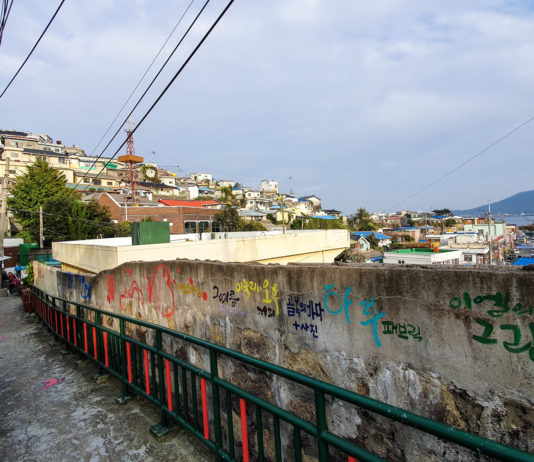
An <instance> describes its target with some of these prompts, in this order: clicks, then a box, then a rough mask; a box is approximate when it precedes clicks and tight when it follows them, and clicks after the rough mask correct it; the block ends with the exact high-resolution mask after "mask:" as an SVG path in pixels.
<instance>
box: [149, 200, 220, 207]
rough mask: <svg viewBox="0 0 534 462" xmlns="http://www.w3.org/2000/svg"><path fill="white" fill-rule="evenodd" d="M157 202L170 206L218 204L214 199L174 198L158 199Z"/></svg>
mask: <svg viewBox="0 0 534 462" xmlns="http://www.w3.org/2000/svg"><path fill="white" fill-rule="evenodd" d="M158 202H161V203H162V204H163V205H168V206H171V207H173V206H174V207H176V206H179V207H208V206H210V205H219V202H217V201H214V200H209V201H178V200H174V199H160V200H159V201H158Z"/></svg>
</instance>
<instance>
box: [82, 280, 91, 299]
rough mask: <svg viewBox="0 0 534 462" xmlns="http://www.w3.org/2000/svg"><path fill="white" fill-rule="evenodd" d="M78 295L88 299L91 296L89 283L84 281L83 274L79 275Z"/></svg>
mask: <svg viewBox="0 0 534 462" xmlns="http://www.w3.org/2000/svg"><path fill="white" fill-rule="evenodd" d="M80 287H81V290H80V296H81V297H82V298H83V299H84V300H87V299H90V298H91V284H89V283H88V282H85V276H81V277H80Z"/></svg>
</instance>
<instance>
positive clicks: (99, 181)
mask: <svg viewBox="0 0 534 462" xmlns="http://www.w3.org/2000/svg"><path fill="white" fill-rule="evenodd" d="M93 184H94V185H96V186H100V185H101V184H102V180H97V179H96V178H95V179H94V180H93Z"/></svg>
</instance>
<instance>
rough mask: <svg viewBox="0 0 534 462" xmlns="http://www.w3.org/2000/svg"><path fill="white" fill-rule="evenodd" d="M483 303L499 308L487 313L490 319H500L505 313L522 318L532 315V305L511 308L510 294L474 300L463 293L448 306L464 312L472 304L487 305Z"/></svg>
mask: <svg viewBox="0 0 534 462" xmlns="http://www.w3.org/2000/svg"><path fill="white" fill-rule="evenodd" d="M484 302H493V305H492V306H493V307H495V308H499V309H497V310H488V311H487V314H488V316H491V317H492V318H500V317H501V316H503V315H504V314H506V313H514V314H515V315H517V316H522V315H524V314H526V315H529V316H532V315H533V314H534V309H533V308H532V305H528V306H527V305H524V304H522V303H516V304H515V305H514V306H513V307H512V306H511V305H512V303H510V294H509V293H506V295H504V296H503V294H502V293H501V292H496V293H495V294H489V295H478V296H476V297H474V298H473V297H471V295H470V294H469V292H464V293H463V294H462V296H461V297H452V298H451V299H450V301H449V306H450V307H451V308H454V309H459V308H462V307H463V308H465V309H466V310H470V309H472V308H473V303H474V304H475V305H482V304H484V305H486V306H487V305H489V304H487V303H484ZM490 306H491V305H490Z"/></svg>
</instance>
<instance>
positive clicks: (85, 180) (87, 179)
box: [83, 178, 91, 183]
mask: <svg viewBox="0 0 534 462" xmlns="http://www.w3.org/2000/svg"><path fill="white" fill-rule="evenodd" d="M89 181H91V180H90V179H89V178H84V179H83V182H84V183H89Z"/></svg>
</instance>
